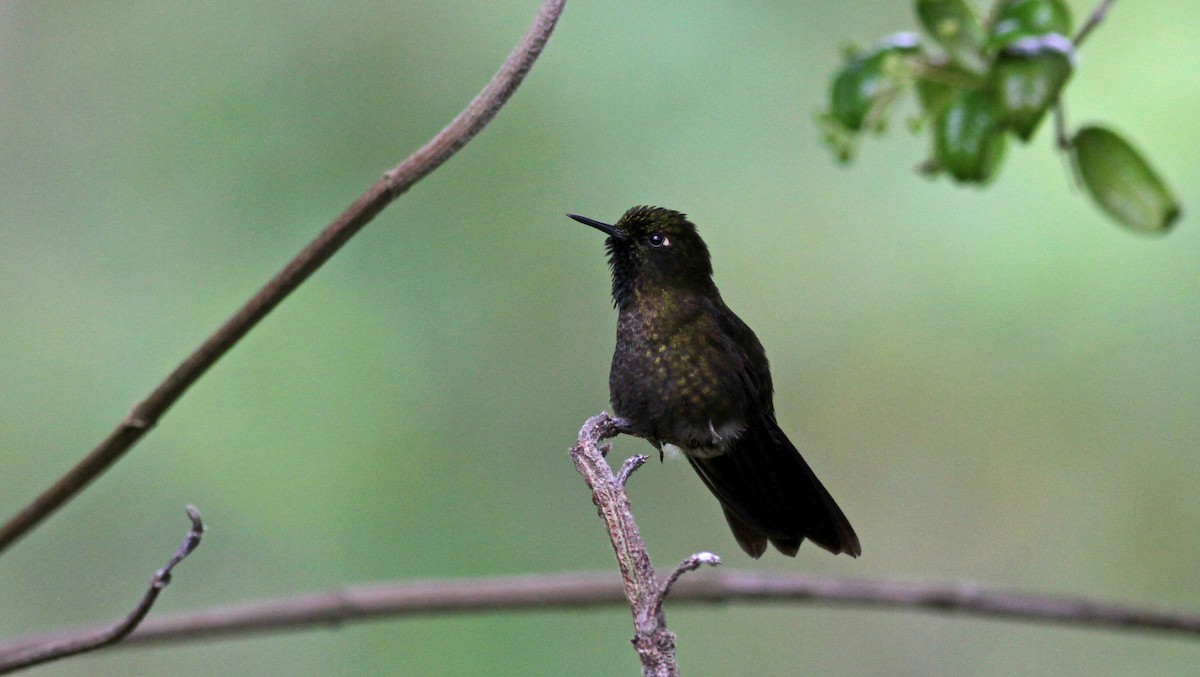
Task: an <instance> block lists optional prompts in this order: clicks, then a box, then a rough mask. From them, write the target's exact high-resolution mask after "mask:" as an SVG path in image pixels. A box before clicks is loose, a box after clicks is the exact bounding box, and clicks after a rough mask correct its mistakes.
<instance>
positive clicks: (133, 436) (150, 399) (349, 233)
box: [0, 0, 566, 553]
mask: <svg viewBox="0 0 1200 677" xmlns="http://www.w3.org/2000/svg"><path fill="white" fill-rule="evenodd" d="M565 2H566V0H545V2H543V3H542V6H541V9H539V10H538V14H537V16H536V17H535V18H534V21H533V24H532V25H531V26H530V28H529V30H528V32H526V34H525V36H524V38H522V39H521V42H520V44H518V45H517V48H516V49H515V50H514V51H513V53H512V54H510V55H509V57H508V59H507V60H506V61H505V62H504V65H503V66H502V67H501V68H500V70H499V72H497V73H496V75H495V76H494V77H493V78H492V80H491V82H489V83H488V85H487V86H486V87H484V88H483V91H481V92H480V93H479V95H478V96H477V97H476V98H475V100H474V101H472V102H471V103H470V105H468V106H467V108H466V109H465V110H463V112H462V113H460V114H459V115H458V117H456V118H455V119H454V121H453V122H451V123H450V124H449V125H448V126H447V127H446V128H445V129H443V130H442V131H441V132H439V133H438V135H437V136H435V137H434V138H433V139H432V140H431V141H429V143H427V144H425V145H424V146H422V147H421V148H420V149H418V150H417V151H416V152H415V153H413V154H412V155H411V156H409V158H408V159H406V160H405V161H404V162H402V163H401V164H400V165H398V166H397V167H396V168H395V169H392V170H391V171H389V172H388V173H387V174H386V175H384V177H383V178H382V179H381V180H380V181H378V182H377V183H375V185H373V186H371V187H370V188H369V189H368V190H367V192H366V193H364V194H363V195H362V197H360V198H358V200H356V201H355V202H354V204H352V205H350V207H349V208H347V209H346V211H345V212H343V213H342V215H341V216H339V217H338V218H337V219H336V220H334V221H333V223H331V224H329V225H328V226H327V227H326V228H325V230H323V231H321V233H320V234H319V235H318V236H317V237H316V239H314V240H313V241H312V242H310V243H309V244H308V245H307V246H306V247H305V248H304V249H303V250H302V251H301V252H300V253H299V254H297V255H296V256H295V258H293V259H292V260H291V261H289V262H288V264H287V265H286V266H284V268H283V270H281V271H279V273H277V274H276V275H275V277H273V278H271V280H270V281H268V282H267V283H266V285H264V286H263V288H262V289H260V290H259V291H258V293H256V294H255V295H254V296H252V297H251V298H250V300H248V301H247V302H246V304H245V305H243V306H242V307H241V309H240V310H238V311H237V312H236V313H234V314H233V316H232V317H230V318H229V319H228V320H226V321H225V324H223V325H221V327H220V328H219V329H217V330H216V331H215V332H214V333H213V334H212V335H211V336H209V337H208V339H206V340H205V341H204V342H203V343H202V344H200V346H199V347H198V348H196V349H195V350H194V351H193V352H192V354H190V355H188V357H187V358H186V359H184V360H183V362H181V363H180V364H179V366H178V367H176V368H175V371H173V372H171V374H170V375H168V376H167V377H166V379H164V380H163V381H162V382H161V383H160V384H159V385H158V386H157V387H156V388H155V389H154V391H153V392H151V393H150V394H149V395H148V396H147V397H146V398H145V399H144V400H142V401H141V402H139V403H138V404H137V405H135V406H134V407H133V410H132V411H130V412H129V415H128V416H126V417H125V419H124V420H122V421H121V422H120V423H119V424H118V425H117V427H116V429H114V430H113V431H112V433H110V434H109V436H108V437H107V438H105V439H104V440H103V441H102V442H100V444H98V445H97V446H96V447H95V448H94V449H93V450H92V451H91V453H89V454H88V455H87V456H86V457H85V458H83V460H81V461H80V462H79V463H78V464H76V465H75V467H73V468H71V469H70V470H69V471H68V472H67V473H66V474H65V475H63V476H62V477H60V478H59V479H58V481H56V482H55V483H54V484H53V485H52V486H51V487H50V488H49V489H47V490H46V491H44V492H43V493H42V494H41V495H40V496H38V497H37V498H35V499H34V500H33V501H32V502H31V503H29V504H28V505H27V506H26V507H25V508H23V509H22V510H21V511H20V512H18V513H17V514H16V515H15V516H13V517H12V518H11V519H10V520H9V521H8V522H7V523H6V524H5V525H4V526H3V527H0V553H3V552H4V551H5V550H6V549H8V547H9V546H11V545H12V544H13V543H15V542H16V541H17V540H18V539H20V538H21V537H22V536H24V535H25V534H26V533H28V532H29V531H31V530H32V529H33V528H34V527H36V526H37V525H38V524H39V523H41V521H42V520H44V519H45V518H46V517H48V516H49V515H51V514H52V513H54V512H55V511H56V510H58V509H59V508H61V507H62V506H63V505H64V504H66V502H67V501H69V500H71V499H72V498H74V497H75V495H77V494H78V493H79V492H80V491H82V490H83V489H84V487H86V486H87V485H88V484H89V483H90V482H91V481H92V480H94V479H96V478H97V477H99V476H100V475H101V474H102V473H103V472H104V471H105V470H107V469H108V468H109V467H110V466H111V465H112V464H113V463H116V462H117V461H118V460H120V458H121V457H122V456H124V455H125V452H127V451H129V449H130V448H132V447H133V445H134V444H136V443H137V442H138V440H140V439H141V438H142V436H143V435H145V434H146V432H147V431H149V430H150V429H151V428H153V427H154V425H155V424H156V423H158V420H159V418H161V417H162V415H163V414H165V413H166V411H167V410H168V409H170V408H171V405H173V404H175V402H176V401H177V400H178V399H179V398H180V397H181V396H182V395H183V393H184V392H185V391H187V389H188V388H189V387H191V385H192V384H193V383H195V382H196V381H197V380H199V378H200V377H201V376H203V375H204V372H206V371H208V368H209V367H211V366H212V365H213V364H215V363H216V362H217V360H219V359H221V357H222V356H224V355H225V353H227V352H229V349H230V348H232V347H233V346H234V344H236V343H237V342H238V341H239V340H241V339H242V337H244V336H245V335H246V334H247V333H249V331H250V330H251V329H253V328H254V326H255V325H257V324H258V323H259V321H260V320H262V319H263V318H264V317H266V316H267V314H268V313H270V312H271V310H273V309H274V308H275V306H277V305H279V303H280V302H281V301H283V299H285V298H287V296H288V294H290V293H291V292H292V291H294V290H295V289H296V288H297V287H299V286H300V285H301V284H302V283H303V282H304V281H305V280H307V279H308V277H309V276H310V275H312V274H313V273H314V272H316V271H317V269H318V268H320V267H321V266H322V265H323V264H324V263H325V262H326V261H328V260H329V259H330V257H332V256H333V255H334V254H335V253H337V251H338V250H339V249H341V247H342V245H344V244H346V242H347V241H348V240H349V239H350V238H351V237H353V236H354V234H355V233H357V232H358V231H359V230H361V229H362V227H363V226H365V225H366V224H367V223H369V222H370V221H371V220H372V219H374V218H375V217H376V216H377V215H378V214H379V213H380V212H382V211H383V209H384V208H385V207H387V205H388V204H389V203H391V201H392V200H394V199H396V198H397V197H399V196H400V195H401V194H402V193H404V191H406V190H408V188H409V187H411V186H412V185H413V184H414V183H416V182H417V181H419V180H420V179H422V178H423V177H425V176H426V175H428V174H429V173H430V172H432V171H433V170H434V169H436V168H437V167H439V166H440V165H441V164H442V163H443V162H445V161H446V160H447V159H449V158H450V156H451V155H453V154H454V153H455V152H456V151H458V150H459V149H460V148H462V147H463V146H464V145H466V143H467V142H468V141H470V140H471V137H473V136H475V135H476V134H478V133H479V131H480V130H481V129H483V128H484V127H485V126H486V125H487V123H488V122H490V121H491V119H492V118H493V117H495V115H496V113H497V112H499V110H500V108H501V107H502V106H503V105H504V103H505V102H506V101H507V100H508V98H509V97H510V96H512V93H513V92H514V91H515V90H516V88H517V86H518V85H519V84H520V83H521V80H522V79H523V78H524V77H525V75H526V74H527V73H528V72H529V69H530V68H531V67H532V66H533V62H534V61H535V60H537V57H538V55H539V54H541V51H542V48H543V47H544V46H545V44H546V40H547V39H548V38H549V37H550V33H551V32H552V31H553V30H554V25H555V23H556V22H557V21H558V17H559V15H560V14H561V13H562V9H563V5H564V3H565Z"/></svg>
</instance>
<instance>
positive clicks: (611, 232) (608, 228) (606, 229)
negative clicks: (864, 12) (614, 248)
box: [567, 214, 629, 240]
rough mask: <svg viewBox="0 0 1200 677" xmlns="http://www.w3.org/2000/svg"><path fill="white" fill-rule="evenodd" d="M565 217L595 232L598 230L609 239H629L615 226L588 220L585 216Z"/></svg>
mask: <svg viewBox="0 0 1200 677" xmlns="http://www.w3.org/2000/svg"><path fill="white" fill-rule="evenodd" d="M567 216H569V217H571V218H573V219H575V220H576V221H578V222H580V223H583V224H586V225H589V226H591V227H592V228H595V229H596V230H598V231H600V232H602V233H607V234H608V236H609V237H615V238H616V239H618V240H627V239H629V237H628V236H627V235H626V234H625V233H622V232H621V231H620V229H618V228H617V227H616V226H613V225H610V224H607V223H604V222H603V221H597V220H596V219H589V218H588V217H586V216H580V215H578V214H567Z"/></svg>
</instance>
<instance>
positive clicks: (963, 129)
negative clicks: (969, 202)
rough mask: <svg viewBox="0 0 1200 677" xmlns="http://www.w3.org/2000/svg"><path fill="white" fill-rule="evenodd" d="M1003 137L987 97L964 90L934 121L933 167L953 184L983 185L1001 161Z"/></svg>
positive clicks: (986, 93) (984, 93)
mask: <svg viewBox="0 0 1200 677" xmlns="http://www.w3.org/2000/svg"><path fill="white" fill-rule="evenodd" d="M1005 146H1006V138H1005V135H1004V128H1003V127H1002V126H1001V125H1000V124H999V123H998V120H997V117H996V112H995V106H994V103H993V101H992V97H991V95H990V94H989V93H988V92H987V91H986V90H966V91H963V92H961V93H959V95H958V97H957V98H955V99H954V101H952V102H951V103H950V105H949V106H947V107H946V109H945V110H943V111H942V112H941V114H940V115H938V116H937V118H936V119H935V120H934V128H933V150H934V157H933V166H934V167H935V168H937V169H941V170H944V171H946V172H947V173H948V174H950V176H951V177H953V178H954V179H955V180H956V181H960V182H963V183H987V182H988V181H990V180H991V179H992V178H993V177H994V176H995V173H996V170H997V169H999V167H1000V164H1001V162H1002V160H1003V159H1004V149H1005Z"/></svg>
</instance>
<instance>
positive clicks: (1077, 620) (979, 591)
mask: <svg viewBox="0 0 1200 677" xmlns="http://www.w3.org/2000/svg"><path fill="white" fill-rule="evenodd" d="M670 597H671V603H672V604H674V605H680V604H705V605H709V604H712V603H714V602H720V603H749V604H774V605H780V604H797V603H800V604H829V605H842V606H855V607H866V608H875V609H890V610H895V611H917V612H923V613H930V614H937V615H951V614H956V615H964V616H971V617H977V618H990V619H996V620H1010V621H1022V622H1029V623H1054V624H1059V625H1064V626H1071V627H1076V628H1081V629H1091V630H1108V631H1114V632H1128V631H1141V632H1152V633H1155V635H1156V636H1159V637H1162V636H1169V635H1174V636H1177V637H1181V638H1190V639H1200V613H1195V612H1185V611H1168V610H1163V609H1153V608H1148V607H1139V606H1133V605H1123V604H1113V603H1108V602H1102V601H1098V600H1094V599H1088V598H1084V597H1067V596H1048V595H1039V594H1029V593H1020V592H1011V591H1002V590H987V589H985V588H981V587H980V586H979V585H977V584H974V583H950V584H945V583H941V584H939V583H913V582H906V581H873V580H855V579H841V578H827V577H822V576H808V575H803V574H787V573H757V572H755V573H752V572H744V571H728V570H727V571H713V572H709V573H705V574H704V575H696V576H688V577H685V578H682V579H680V580H678V581H677V582H676V583H675V584H674V585H673V586H672V587H671V591H670ZM627 604H628V600H627V599H626V597H625V585H624V583H623V582H622V580H621V579H620V578H619V577H618V576H615V575H613V574H612V573H611V572H595V573H579V574H557V575H536V576H535V575H526V576H507V577H494V578H475V579H462V580H424V581H408V582H404V583H387V584H377V585H364V586H355V587H348V588H344V589H340V590H330V591H326V592H320V593H313V594H308V595H301V596H297V597H283V598H277V599H263V600H256V601H250V602H243V603H240V604H231V605H226V606H219V607H213V608H210V609H203V610H198V611H186V612H180V613H176V614H169V615H159V616H154V617H151V618H148V619H146V621H145V622H144V623H142V624H141V625H140V626H139V627H138V628H137V630H135V631H134V632H133V634H132V635H130V636H129V638H128V639H126V640H125V641H124V642H122V643H120V644H118V645H117V646H115V647H113V649H114V650H121V649H123V648H132V647H135V646H144V645H148V644H154V645H163V644H179V643H185V642H201V641H209V640H213V639H221V638H227V639H231V638H241V639H246V638H250V637H254V636H255V635H258V634H264V633H280V632H298V631H301V630H313V629H331V628H336V627H339V626H341V625H344V624H347V623H356V622H363V621H368V620H377V619H384V618H409V617H420V616H432V615H442V614H451V613H474V614H478V613H482V612H489V611H504V612H513V611H535V612H546V611H552V610H556V609H585V608H597V607H615V606H624V605H627ZM106 627H108V626H100V627H96V628H79V629H75V630H71V631H67V632H60V633H55V634H53V635H37V636H29V637H25V638H21V639H17V640H11V641H9V642H6V643H4V644H3V645H0V656H5V655H8V654H10V653H11V652H13V651H15V650H18V649H21V648H24V647H29V646H32V645H40V644H46V643H48V642H51V641H65V640H69V639H70V638H72V637H78V636H84V635H90V634H93V633H95V632H99V631H102V630H104V629H105V628H106Z"/></svg>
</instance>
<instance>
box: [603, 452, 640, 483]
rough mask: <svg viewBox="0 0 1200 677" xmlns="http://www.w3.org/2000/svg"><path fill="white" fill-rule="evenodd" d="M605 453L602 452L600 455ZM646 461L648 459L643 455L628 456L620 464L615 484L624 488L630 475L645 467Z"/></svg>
mask: <svg viewBox="0 0 1200 677" xmlns="http://www.w3.org/2000/svg"><path fill="white" fill-rule="evenodd" d="M605 446H608V445H605ZM605 453H606V452H604V451H602V452H601V455H604V454H605ZM648 460H650V457H649V456H647V455H645V454H638V455H637V456H630V457H629V458H627V459H625V462H624V463H622V464H621V469H620V470H618V471H617V484H619V485H621V486H622V487H623V486H625V483H626V482H628V481H629V477H630V475H633V473H634V471H635V470H637V469H638V468H640V467H642V466H643V465H645V464H646V461H648Z"/></svg>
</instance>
